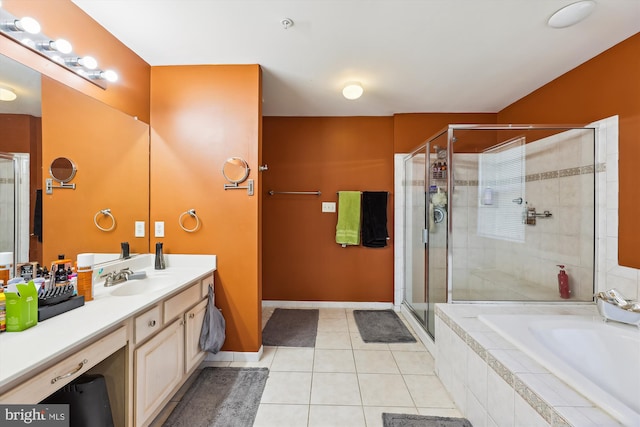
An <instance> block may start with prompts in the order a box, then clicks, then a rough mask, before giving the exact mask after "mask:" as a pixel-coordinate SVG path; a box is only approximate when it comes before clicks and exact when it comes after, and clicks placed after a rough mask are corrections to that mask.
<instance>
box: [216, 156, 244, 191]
mask: <svg viewBox="0 0 640 427" xmlns="http://www.w3.org/2000/svg"><path fill="white" fill-rule="evenodd" d="M222 175H224V177H225V179H226V180H227V181H229V182H231V183H232V184H240V183H241V182H244V180H245V179H247V177H248V176H249V165H248V164H247V162H245V161H244V159H241V158H240V157H231V158H229V159H227V161H226V162H224V165H222Z"/></svg>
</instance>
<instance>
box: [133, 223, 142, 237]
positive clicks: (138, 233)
mask: <svg viewBox="0 0 640 427" xmlns="http://www.w3.org/2000/svg"><path fill="white" fill-rule="evenodd" d="M135 236H136V237H144V221H136V229H135Z"/></svg>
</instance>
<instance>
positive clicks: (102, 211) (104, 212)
mask: <svg viewBox="0 0 640 427" xmlns="http://www.w3.org/2000/svg"><path fill="white" fill-rule="evenodd" d="M99 215H104V216H107V217H109V218H111V227H107V228H105V227H102V226H100V224H98V216H99ZM93 223H94V224H95V225H96V227H98V229H99V230H100V231H111V230H113V229H114V228H116V219H115V218H114V217H113V214H112V213H111V209H109V208H107V209H100V210H99V211H98V212H96V214H95V215H94V216H93Z"/></svg>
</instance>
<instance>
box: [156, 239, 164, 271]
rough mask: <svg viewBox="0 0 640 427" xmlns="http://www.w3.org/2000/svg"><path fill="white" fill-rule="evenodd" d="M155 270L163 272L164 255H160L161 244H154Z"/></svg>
mask: <svg viewBox="0 0 640 427" xmlns="http://www.w3.org/2000/svg"><path fill="white" fill-rule="evenodd" d="M155 268H156V270H164V269H165V264H164V255H163V254H162V243H161V242H158V243H156V267H155Z"/></svg>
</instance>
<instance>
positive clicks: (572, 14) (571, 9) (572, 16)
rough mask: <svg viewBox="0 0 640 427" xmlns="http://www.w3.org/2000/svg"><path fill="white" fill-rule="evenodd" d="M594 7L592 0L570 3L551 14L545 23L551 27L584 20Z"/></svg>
mask: <svg viewBox="0 0 640 427" xmlns="http://www.w3.org/2000/svg"><path fill="white" fill-rule="evenodd" d="M595 8H596V2H595V1H594V0H582V1H579V2H576V3H571V4H570V5H568V6H565V7H563V8H562V9H560V10H558V11H557V12H556V13H554V14H553V15H551V17H550V18H549V20H548V21H547V25H549V26H550V27H551V28H566V27H570V26H572V25H575V24H577V23H578V22H580V21H582V20H584V19H585V18H586V17H587V16H589V15H591V12H593V10H594V9H595Z"/></svg>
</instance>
